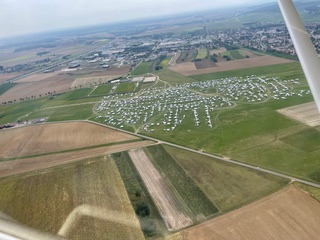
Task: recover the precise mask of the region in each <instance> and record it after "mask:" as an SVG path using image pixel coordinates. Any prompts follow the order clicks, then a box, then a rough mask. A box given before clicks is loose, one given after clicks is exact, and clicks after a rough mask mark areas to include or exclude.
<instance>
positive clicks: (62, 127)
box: [0, 122, 138, 158]
mask: <svg viewBox="0 0 320 240" xmlns="http://www.w3.org/2000/svg"><path fill="white" fill-rule="evenodd" d="M135 139H138V138H137V137H134V136H131V135H128V134H125V133H121V132H118V131H115V130H112V129H109V128H105V127H102V126H99V125H96V124H93V123H85V122H70V123H54V124H42V125H35V126H28V127H23V128H16V129H10V130H4V131H1V132H0V157H2V158H10V157H18V156H27V155H34V154H41V153H47V152H57V151H63V150H69V149H75V148H84V147H89V146H96V145H103V144H111V143H116V142H123V141H129V140H135Z"/></svg>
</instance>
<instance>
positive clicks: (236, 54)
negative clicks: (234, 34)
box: [230, 50, 245, 59]
mask: <svg viewBox="0 0 320 240" xmlns="http://www.w3.org/2000/svg"><path fill="white" fill-rule="evenodd" d="M230 54H231V57H232V58H234V59H244V58H245V56H243V53H242V51H240V50H232V51H230Z"/></svg>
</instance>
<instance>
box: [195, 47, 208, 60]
mask: <svg viewBox="0 0 320 240" xmlns="http://www.w3.org/2000/svg"><path fill="white" fill-rule="evenodd" d="M208 54H209V52H208V49H206V48H200V49H198V54H197V56H196V59H205V58H207V57H208Z"/></svg>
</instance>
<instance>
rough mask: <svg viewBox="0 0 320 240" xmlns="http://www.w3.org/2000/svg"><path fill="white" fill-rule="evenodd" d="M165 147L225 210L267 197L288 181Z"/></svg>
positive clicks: (209, 196) (210, 197) (202, 188)
mask: <svg viewBox="0 0 320 240" xmlns="http://www.w3.org/2000/svg"><path fill="white" fill-rule="evenodd" d="M165 149H166V150H167V151H168V152H169V153H170V154H171V155H172V157H173V158H174V159H175V160H176V161H177V162H178V163H179V165H180V166H181V167H182V168H183V169H184V170H185V171H186V173H187V175H188V176H190V177H191V178H192V179H193V180H194V181H195V183H196V184H197V185H198V186H199V187H200V188H201V190H202V191H203V192H204V193H205V194H206V195H207V196H208V198H209V199H210V200H211V201H212V202H214V203H216V205H217V206H218V207H219V209H221V210H222V211H223V212H225V211H230V210H232V209H235V208H238V207H240V206H242V205H244V204H247V203H249V202H252V201H254V200H256V199H259V198H261V197H264V196H265V195H267V194H270V193H271V192H274V191H276V190H278V189H280V188H281V187H283V186H285V185H286V184H287V183H288V182H289V181H288V180H286V179H283V178H280V177H276V176H272V175H269V174H265V173H260V172H257V171H254V170H251V169H247V168H244V167H239V166H236V165H233V164H229V163H225V162H222V161H220V160H216V159H214V158H211V157H208V156H205V155H200V154H196V153H192V152H189V151H185V150H182V149H178V148H174V147H170V146H165Z"/></svg>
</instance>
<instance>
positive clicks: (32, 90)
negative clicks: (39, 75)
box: [0, 76, 73, 102]
mask: <svg viewBox="0 0 320 240" xmlns="http://www.w3.org/2000/svg"><path fill="white" fill-rule="evenodd" d="M72 82H73V80H72V79H64V76H60V77H59V78H57V79H56V80H43V81H40V82H30V83H18V84H16V85H15V86H14V87H13V88H11V89H9V90H8V91H6V92H5V93H4V94H2V95H1V96H0V102H3V101H14V100H16V101H20V98H30V99H31V98H38V97H40V96H45V95H46V94H48V93H49V92H51V93H61V92H66V91H68V90H69V89H70V87H71V85H72Z"/></svg>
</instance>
